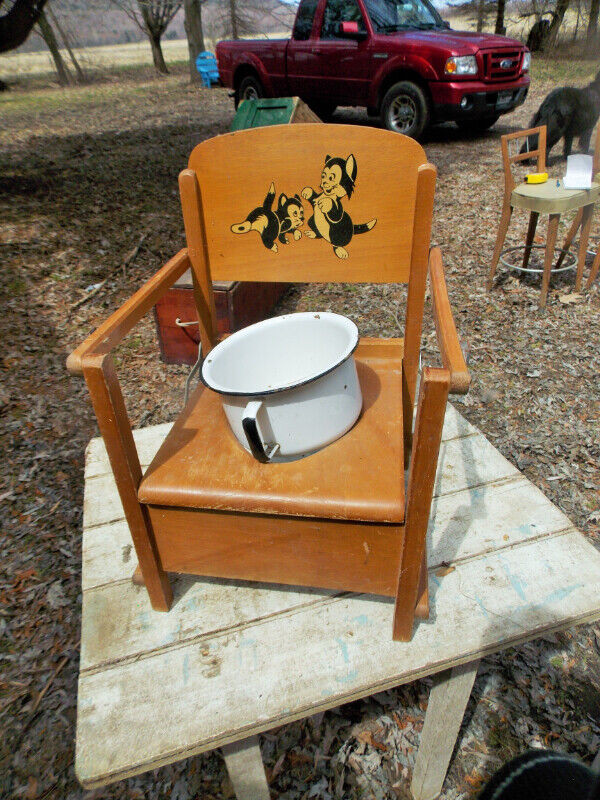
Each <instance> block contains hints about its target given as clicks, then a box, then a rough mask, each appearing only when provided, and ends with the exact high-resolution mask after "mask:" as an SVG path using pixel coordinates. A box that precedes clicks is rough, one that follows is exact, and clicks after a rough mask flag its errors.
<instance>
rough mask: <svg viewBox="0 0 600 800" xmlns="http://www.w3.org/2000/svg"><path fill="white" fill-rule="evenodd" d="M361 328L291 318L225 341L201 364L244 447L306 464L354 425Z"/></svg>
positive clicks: (334, 319) (309, 316)
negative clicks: (356, 357)
mask: <svg viewBox="0 0 600 800" xmlns="http://www.w3.org/2000/svg"><path fill="white" fill-rule="evenodd" d="M357 345H358V328H357V327H356V325H355V324H354V323H353V322H352V321H351V320H349V319H347V318H346V317H343V316H341V315H340V314H333V313H331V312H328V311H322V312H318V313H314V312H306V313H298V314H286V315H284V316H281V317H274V318H272V319H267V320H264V321H263V322H257V323H256V324H255V325H249V326H248V327H247V328H243V329H242V330H240V331H237V332H236V333H234V334H232V335H231V336H229V337H228V338H227V339H224V340H223V341H222V342H221V343H220V344H218V345H217V346H216V347H215V348H213V349H212V350H211V351H210V353H209V354H208V355H207V357H206V359H205V360H204V363H203V364H202V373H201V375H202V381H203V383H204V384H205V385H206V386H208V387H209V388H210V389H212V390H213V391H215V392H218V393H219V394H220V395H221V399H222V402H223V409H224V411H225V414H226V416H227V419H228V421H229V424H230V426H231V429H232V431H233V433H234V434H235V436H236V438H237V440H238V441H239V443H240V444H241V445H242V447H244V448H245V449H246V450H247V451H248V452H250V453H252V455H253V456H254V457H255V458H256V459H257V460H258V461H262V462H264V463H266V462H268V461H288V460H293V459H295V458H301V457H303V456H306V455H309V454H310V453H313V452H315V451H316V450H319V449H320V448H322V447H325V445H328V444H330V443H331V442H333V441H335V440H336V439H339V437H340V436H343V435H344V434H345V433H346V432H347V431H349V430H350V428H351V427H352V426H353V425H354V423H355V422H356V420H357V419H358V416H359V414H360V411H361V408H362V394H361V391H360V385H359V382H358V376H357V374H356V364H355V363H354V357H353V355H352V354H353V353H354V350H355V349H356V346H357Z"/></svg>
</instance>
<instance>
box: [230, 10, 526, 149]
mask: <svg viewBox="0 0 600 800" xmlns="http://www.w3.org/2000/svg"><path fill="white" fill-rule="evenodd" d="M217 62H218V66H219V74H220V77H221V82H222V83H223V84H224V85H225V86H228V87H230V88H232V89H234V90H235V103H236V107H237V104H238V103H239V102H240V101H241V100H244V99H249V98H254V97H285V96H290V95H298V96H299V97H301V98H303V99H304V100H305V101H306V102H307V103H308V104H309V105H310V106H311V107H312V108H313V109H314V111H315V112H316V113H317V114H318V115H319V116H320V117H321V118H322V119H326V118H327V117H328V116H330V115H331V114H332V113H333V111H334V110H335V108H336V107H337V106H365V107H366V108H367V110H368V112H369V114H371V115H380V116H381V120H382V123H383V124H384V125H385V126H386V127H387V128H389V130H392V131H398V132H400V133H404V134H407V135H408V136H412V137H414V138H418V137H419V136H421V134H422V133H423V131H424V130H425V129H426V128H427V126H428V125H429V124H433V123H436V122H443V121H445V120H454V121H455V122H456V123H457V124H458V125H459V126H460V127H463V126H464V128H466V129H470V130H485V129H486V128H489V127H490V126H491V125H493V124H494V123H495V122H496V120H497V119H498V117H499V116H500V115H501V114H506V113H507V112H509V111H512V110H513V109H514V108H516V106H518V105H520V104H521V103H522V102H523V101H524V100H525V97H526V95H527V90H528V88H529V75H528V72H529V64H530V53H529V51H528V50H527V48H526V47H525V46H524V45H523V44H521V42H518V41H516V40H515V39H507V38H506V37H504V36H495V35H492V34H486V33H471V32H466V31H454V30H450V26H449V25H448V23H447V22H444V20H442V18H441V17H440V15H439V14H438V12H437V11H436V10H435V8H434V7H433V6H432V5H431V3H430V2H429V0H301V2H300V5H299V7H298V13H297V15H296V21H295V23H294V28H293V31H292V37H291V39H278V40H275V39H273V40H264V39H263V40H238V41H225V42H219V44H218V45H217Z"/></svg>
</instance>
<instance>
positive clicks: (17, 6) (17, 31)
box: [0, 0, 46, 53]
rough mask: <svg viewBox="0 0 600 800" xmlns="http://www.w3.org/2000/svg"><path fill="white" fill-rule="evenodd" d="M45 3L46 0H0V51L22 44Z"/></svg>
mask: <svg viewBox="0 0 600 800" xmlns="http://www.w3.org/2000/svg"><path fill="white" fill-rule="evenodd" d="M45 4H46V0H0V53H7V52H8V51H9V50H14V49H15V47H18V46H19V45H21V44H23V42H24V41H25V40H26V39H27V37H28V36H29V34H30V33H31V31H32V30H33V26H34V25H35V23H36V22H37V21H38V19H39V17H40V14H41V13H42V11H43V10H44V5H45Z"/></svg>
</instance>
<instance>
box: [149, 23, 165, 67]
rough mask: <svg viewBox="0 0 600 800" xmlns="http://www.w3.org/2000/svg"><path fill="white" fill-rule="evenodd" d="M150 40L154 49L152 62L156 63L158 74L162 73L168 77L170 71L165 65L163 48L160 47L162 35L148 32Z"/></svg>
mask: <svg viewBox="0 0 600 800" xmlns="http://www.w3.org/2000/svg"><path fill="white" fill-rule="evenodd" d="M148 38H149V39H150V47H151V48H152V60H153V61H154V66H155V67H156V70H157V72H160V73H161V74H162V75H168V74H169V70H168V69H167V65H166V64H165V59H164V56H163V51H162V47H161V46H160V34H159V33H150V32H149V31H148Z"/></svg>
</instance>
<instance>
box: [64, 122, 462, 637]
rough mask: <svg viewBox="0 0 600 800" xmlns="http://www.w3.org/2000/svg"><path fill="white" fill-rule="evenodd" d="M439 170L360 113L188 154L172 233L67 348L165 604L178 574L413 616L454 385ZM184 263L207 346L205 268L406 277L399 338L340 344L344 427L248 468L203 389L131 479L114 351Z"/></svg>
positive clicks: (290, 276) (398, 623)
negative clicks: (439, 241) (129, 293)
mask: <svg viewBox="0 0 600 800" xmlns="http://www.w3.org/2000/svg"><path fill="white" fill-rule="evenodd" d="M435 178H436V171H435V168H434V167H433V166H432V165H431V164H428V163H427V160H426V157H425V153H424V151H423V149H422V147H421V146H420V145H419V144H418V143H417V142H415V141H413V140H412V139H409V138H407V137H405V136H402V135H400V134H394V133H390V132H388V131H383V130H377V129H374V128H368V127H360V126H356V127H353V126H346V125H321V124H311V125H302V124H299V125H293V126H283V125H282V126H273V127H268V128H259V129H250V130H246V131H240V132H236V133H230V134H226V135H223V136H218V137H216V138H214V139H209V140H207V141H204V142H202V143H201V144H199V145H198V146H197V147H196V148H195V149H194V150H193V152H192V154H191V156H190V160H189V166H188V169H186V170H184V171H183V172H182V173H181V175H180V178H179V184H180V191H181V202H182V208H183V219H184V224H185V232H186V238H187V247H186V248H185V249H183V250H181V251H180V252H179V253H178V254H177V255H176V256H175V257H174V258H172V259H171V260H170V261H169V262H168V263H167V264H165V266H164V267H163V268H162V269H161V270H160V271H159V272H157V273H156V275H154V276H153V277H152V278H150V280H149V281H148V282H147V283H146V284H144V286H142V288H141V289H140V290H139V291H138V292H136V294H135V295H134V296H133V297H132V298H130V300H129V301H128V302H126V303H125V304H124V305H123V306H122V307H121V308H120V309H119V310H117V311H116V312H115V313H114V314H113V315H112V316H111V317H110V318H109V319H108V320H107V321H106V322H105V323H104V324H103V325H102V326H101V327H100V328H98V330H96V331H95V332H94V333H93V334H92V335H91V336H89V338H88V339H87V340H86V341H85V342H84V343H83V344H82V345H80V346H79V347H78V348H77V350H75V351H74V352H73V353H72V354H71V356H70V357H69V359H68V367H69V369H70V370H71V371H72V372H74V373H78V374H83V375H84V376H85V379H86V381H87V384H88V387H89V391H90V394H91V398H92V403H93V405H94V410H95V412H96V415H97V418H98V423H99V426H100V431H101V433H102V436H103V437H104V441H105V444H106V448H107V451H108V455H109V458H110V462H111V466H112V469H113V473H114V476H115V480H116V483H117V487H118V490H119V494H120V497H121V501H122V503H123V508H124V511H125V516H126V518H127V522H128V524H129V528H130V531H131V535H132V539H133V543H134V545H135V549H136V553H137V556H138V560H139V566H140V569H141V573H142V576H143V580H144V583H145V585H146V588H147V590H148V594H149V597H150V601H151V604H152V607H153V608H154V609H156V610H160V611H168V609H169V607H170V605H171V603H172V592H171V586H170V581H169V577H168V573H172V572H175V573H191V574H194V575H200V576H211V577H217V578H227V579H236V580H246V581H261V582H266V583H278V584H289V585H295V586H298V585H300V586H311V587H319V588H326V589H333V590H342V591H353V592H365V593H373V594H377V595H384V596H387V597H392V598H395V616H394V628H393V637H394V639H398V640H404V641H407V640H409V639H410V638H411V636H412V630H413V624H414V618H415V615H417V616H420V617H426V616H427V615H428V609H429V604H428V594H427V567H426V564H427V556H426V552H425V542H426V531H427V525H428V521H429V515H430V508H431V499H432V495H433V489H434V481H435V474H436V467H437V459H438V451H439V444H440V438H441V433H442V426H443V422H444V414H445V408H446V400H447V396H448V392H457V393H461V394H462V393H465V392H466V391H467V389H468V386H469V374H468V372H467V369H466V366H465V363H464V360H463V357H462V353H461V350H460V346H459V342H458V337H457V334H456V330H455V327H454V323H453V320H452V314H451V310H450V304H449V301H448V295H447V291H446V285H445V281H444V274H443V269H442V262H441V255H440V252H439V250H437V249H434V250H432V251H431V253H430V252H429V240H430V231H431V221H432V213H433V197H434V189H435ZM190 267H191V269H192V272H193V276H194V281H195V295H196V302H197V307H198V318H199V322H200V333H201V341H202V348H203V354H204V357H207V356H208V354H209V352H210V350H211V348H212V347H213V346H214V345H215V344H216V343H217V337H216V322H215V307H214V300H213V295H212V281H229V280H245V281H287V282H311V281H318V282H336V281H338V282H345V283H349V282H350V283H395V282H403V283H408V297H407V308H406V325H405V336H404V338H403V339H377V338H370V339H361V340H360V343H359V345H358V348H357V350H356V351H355V354H354V355H355V359H356V363H357V369H358V375H359V381H360V384H361V389H362V394H363V410H362V413H361V416H360V417H359V419H358V421H357V422H356V424H355V425H354V427H353V428H352V429H351V430H350V431H349V432H348V433H347V434H345V435H344V436H343V437H342V438H341V439H338V440H337V441H336V442H334V443H333V444H330V445H328V446H327V447H325V448H323V449H322V450H319V451H318V452H317V453H314V454H313V455H310V456H308V457H307V458H304V459H301V460H297V461H292V462H289V463H266V464H265V463H260V462H259V461H257V460H255V459H254V458H253V457H252V455H251V454H250V453H248V452H246V451H245V450H244V449H243V448H242V447H241V446H240V445H239V444H238V442H237V440H236V439H235V438H234V436H233V434H232V432H231V430H230V429H229V426H228V423H227V420H226V418H225V415H224V412H223V409H222V405H221V398H220V396H219V395H217V394H216V393H214V392H213V391H212V390H210V389H208V388H205V387H204V386H203V385H202V384H200V385H199V386H198V388H197V389H196V390H195V391H194V392H193V393H192V394H191V396H190V398H189V400H188V402H187V404H186V406H185V408H184V410H183V412H182V413H181V414H180V416H179V418H178V419H177V420H176V421H175V423H174V425H173V427H172V429H171V431H170V433H169V434H168V436H167V437H166V439H165V441H164V443H163V444H162V446H161V448H160V449H159V451H158V453H157V455H156V456H155V458H154V460H153V461H152V463H151V464H150V466H149V467H148V469H147V470H146V473H145V475H142V470H141V467H140V462H139V458H138V455H137V452H136V448H135V443H134V438H133V435H132V431H131V427H130V424H129V420H128V417H127V412H126V410H125V406H124V402H123V397H122V394H121V390H120V387H119V383H118V380H117V377H116V373H115V369H114V363H113V359H112V357H111V350H112V348H113V347H114V346H115V345H116V344H117V343H118V342H119V341H120V340H121V339H122V337H123V336H125V335H126V334H127V333H128V332H129V331H130V330H131V328H132V327H133V326H134V325H135V323H136V322H137V321H138V320H139V319H140V318H141V317H142V316H143V315H144V314H145V313H147V311H148V310H149V309H151V308H152V306H153V305H154V304H155V303H156V301H157V300H158V299H159V298H160V297H161V296H162V295H163V294H164V293H165V292H166V290H167V289H168V288H169V287H170V286H171V285H172V284H173V283H174V282H175V281H176V280H177V279H178V278H179V277H180V276H181V275H182V274H183V273H184V272H185V271H186V270H187V269H189V268H190ZM428 272H429V276H430V281H431V294H432V301H433V311H434V317H435V323H436V329H437V338H438V343H439V349H440V354H441V362H442V364H443V366H442V367H439V368H432V367H426V368H424V369H423V372H422V375H421V380H420V388H419V396H418V402H417V397H416V391H417V373H418V368H419V350H420V342H421V329H422V321H423V310H424V301H425V289H426V283H427V273H428ZM415 403H416V405H417V413H416V420H415V421H414V427H413V411H414V407H415ZM405 464H406V465H408V480H407V482H406V491H405Z"/></svg>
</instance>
